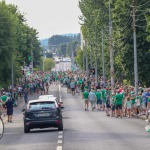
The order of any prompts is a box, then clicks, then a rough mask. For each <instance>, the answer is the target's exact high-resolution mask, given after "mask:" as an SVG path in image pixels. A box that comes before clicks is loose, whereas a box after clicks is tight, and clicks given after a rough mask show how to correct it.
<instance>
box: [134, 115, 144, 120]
mask: <svg viewBox="0 0 150 150" xmlns="http://www.w3.org/2000/svg"><path fill="white" fill-rule="evenodd" d="M133 117H134V118H137V119H141V120H146V116H133Z"/></svg>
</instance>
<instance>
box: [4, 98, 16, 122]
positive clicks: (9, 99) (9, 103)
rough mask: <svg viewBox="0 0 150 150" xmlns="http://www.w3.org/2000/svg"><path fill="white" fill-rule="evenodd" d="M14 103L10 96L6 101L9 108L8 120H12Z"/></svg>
mask: <svg viewBox="0 0 150 150" xmlns="http://www.w3.org/2000/svg"><path fill="white" fill-rule="evenodd" d="M13 105H14V101H13V100H12V99H11V98H10V97H8V98H7V100H6V103H5V106H6V109H7V116H8V122H12V115H13Z"/></svg>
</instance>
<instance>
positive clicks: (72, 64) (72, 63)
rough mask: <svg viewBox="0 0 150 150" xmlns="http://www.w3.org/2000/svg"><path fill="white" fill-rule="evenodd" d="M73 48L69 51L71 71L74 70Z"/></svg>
mask: <svg viewBox="0 0 150 150" xmlns="http://www.w3.org/2000/svg"><path fill="white" fill-rule="evenodd" d="M73 49H74V48H73V47H72V50H71V57H72V59H71V60H72V62H71V66H72V71H73V70H74V50H73Z"/></svg>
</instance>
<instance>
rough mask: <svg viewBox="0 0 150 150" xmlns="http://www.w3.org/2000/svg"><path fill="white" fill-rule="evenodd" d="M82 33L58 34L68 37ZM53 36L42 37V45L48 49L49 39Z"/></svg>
mask: <svg viewBox="0 0 150 150" xmlns="http://www.w3.org/2000/svg"><path fill="white" fill-rule="evenodd" d="M79 34H80V33H67V34H62V35H58V36H66V37H74V36H78V35H79ZM50 38H51V37H49V38H47V39H42V40H40V42H41V46H42V47H44V49H46V50H48V49H49V46H48V41H49V39H50Z"/></svg>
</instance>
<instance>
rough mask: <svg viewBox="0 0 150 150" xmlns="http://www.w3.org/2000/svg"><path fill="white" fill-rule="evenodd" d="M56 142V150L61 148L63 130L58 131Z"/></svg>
mask: <svg viewBox="0 0 150 150" xmlns="http://www.w3.org/2000/svg"><path fill="white" fill-rule="evenodd" d="M57 144H58V145H57V148H56V150H62V149H63V131H59V135H58V142H57Z"/></svg>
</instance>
